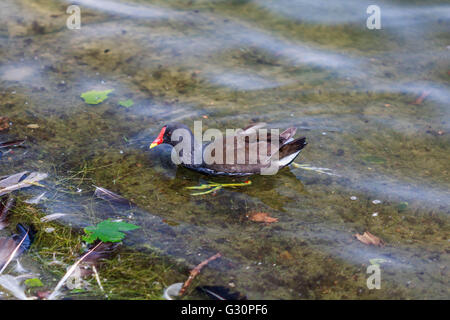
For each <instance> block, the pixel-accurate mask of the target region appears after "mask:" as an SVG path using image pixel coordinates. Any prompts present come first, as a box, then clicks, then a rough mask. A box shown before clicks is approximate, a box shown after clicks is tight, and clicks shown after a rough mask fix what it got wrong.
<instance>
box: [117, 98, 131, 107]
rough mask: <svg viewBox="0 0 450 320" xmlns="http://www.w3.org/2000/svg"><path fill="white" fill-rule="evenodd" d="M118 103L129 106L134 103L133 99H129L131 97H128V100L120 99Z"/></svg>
mask: <svg viewBox="0 0 450 320" xmlns="http://www.w3.org/2000/svg"><path fill="white" fill-rule="evenodd" d="M119 104H120V105H121V106H122V107H125V108H130V107H132V106H133V105H134V101H133V100H131V99H128V100H121V101H119Z"/></svg>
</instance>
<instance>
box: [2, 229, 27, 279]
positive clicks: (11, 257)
mask: <svg viewBox="0 0 450 320" xmlns="http://www.w3.org/2000/svg"><path fill="white" fill-rule="evenodd" d="M28 231H29V230H27V233H25V235H24V236H23V238H22V240H21V241H20V242H19V244H18V245H17V247H16V248H15V249H14V250H13V252H11V255H10V256H9V258H8V261H6V263H5V265H4V266H3V268H2V270H0V274H2V273H3V271H5V269H6V267H7V266H8V264H9V263H10V262H11V261H12V259H14V256H15V255H16V253H17V251H18V250H19V248H20V246H21V245H22V243H23V242H24V241H25V239H26V237H27V235H28Z"/></svg>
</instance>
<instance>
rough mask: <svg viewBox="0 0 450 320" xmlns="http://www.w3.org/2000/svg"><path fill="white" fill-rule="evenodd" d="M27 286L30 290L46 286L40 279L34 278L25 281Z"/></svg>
mask: <svg viewBox="0 0 450 320" xmlns="http://www.w3.org/2000/svg"><path fill="white" fill-rule="evenodd" d="M25 285H26V286H27V287H29V288H36V287H42V286H43V285H44V284H43V283H42V281H41V280H40V279H38V278H32V279H27V280H25Z"/></svg>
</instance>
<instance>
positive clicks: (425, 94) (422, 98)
mask: <svg viewBox="0 0 450 320" xmlns="http://www.w3.org/2000/svg"><path fill="white" fill-rule="evenodd" d="M430 93H431V92H430V91H424V92H422V94H421V95H420V96H419V97H418V98H417V99H416V100H414V102H413V103H412V104H422V102H423V100H425V98H426V97H428V96H429V95H430Z"/></svg>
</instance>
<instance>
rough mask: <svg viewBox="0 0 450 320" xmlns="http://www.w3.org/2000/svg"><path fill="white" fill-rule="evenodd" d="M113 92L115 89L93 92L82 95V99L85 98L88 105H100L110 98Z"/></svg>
mask: <svg viewBox="0 0 450 320" xmlns="http://www.w3.org/2000/svg"><path fill="white" fill-rule="evenodd" d="M113 91H114V89H109V90H104V91H97V90H91V91H87V92H84V93H82V94H81V98H83V99H84V102H86V103H87V104H99V103H101V102H103V101H105V100H106V99H107V98H108V94H110V93H111V92H113Z"/></svg>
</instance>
